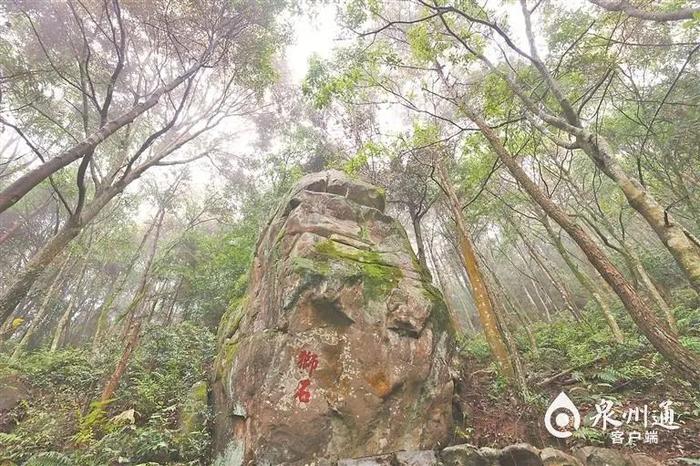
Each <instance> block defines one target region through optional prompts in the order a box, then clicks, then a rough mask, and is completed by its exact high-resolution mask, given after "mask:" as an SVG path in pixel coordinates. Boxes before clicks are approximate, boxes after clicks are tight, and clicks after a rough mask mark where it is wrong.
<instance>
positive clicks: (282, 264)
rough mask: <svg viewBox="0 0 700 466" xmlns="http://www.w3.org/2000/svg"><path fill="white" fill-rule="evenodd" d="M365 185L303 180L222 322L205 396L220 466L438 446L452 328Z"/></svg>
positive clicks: (445, 432) (333, 178)
mask: <svg viewBox="0 0 700 466" xmlns="http://www.w3.org/2000/svg"><path fill="white" fill-rule="evenodd" d="M383 211H384V196H383V193H382V192H381V191H380V190H379V189H378V188H376V187H374V186H372V185H369V184H366V183H363V182H360V181H356V180H352V179H350V178H348V177H347V176H346V175H344V174H342V173H341V172H337V171H326V172H322V173H317V174H313V175H310V176H307V177H305V178H303V179H302V180H301V181H300V182H299V183H298V184H297V186H296V187H295V188H294V189H293V190H292V192H291V193H290V194H289V195H288V196H287V198H286V199H284V200H283V202H282V204H281V205H280V207H279V208H278V210H277V212H276V213H275V214H274V215H273V217H272V219H271V220H270V222H269V224H268V226H267V228H266V229H265V231H264V232H263V233H262V236H261V238H260V240H259V243H258V246H257V251H256V255H255V258H254V262H253V266H252V270H251V274H250V281H249V287H248V291H247V294H246V296H245V298H244V300H243V301H242V302H241V303H240V304H239V305H238V306H233V307H232V308H231V309H230V310H229V311H228V312H227V313H226V314H225V315H224V317H223V319H222V322H221V325H220V328H219V343H218V344H219V347H218V351H219V352H218V356H217V360H216V365H215V371H214V372H215V375H214V380H213V384H212V385H213V386H212V392H213V397H214V409H215V421H214V424H215V427H214V433H215V451H216V454H217V455H218V456H217V462H216V463H215V464H220V465H238V464H255V465H275V464H311V463H314V462H315V461H316V460H317V459H319V458H326V459H328V460H332V461H335V460H337V459H339V458H352V457H363V456H371V455H380V454H383V453H388V452H393V451H398V450H431V449H434V448H438V447H442V446H446V444H447V441H448V438H449V435H450V431H451V424H452V413H451V398H452V390H453V386H452V381H451V378H450V375H449V371H448V367H449V362H450V358H451V353H450V351H451V350H450V348H452V347H453V344H452V337H453V330H452V328H453V327H452V324H451V321H450V319H449V316H448V314H447V311H446V308H445V306H444V303H443V301H442V298H441V296H440V294H439V292H438V291H437V290H436V289H435V288H433V287H432V286H431V285H430V279H429V275H428V273H427V271H425V270H423V269H422V268H421V267H420V265H419V263H418V261H417V260H416V257H415V255H414V253H413V250H412V249H411V246H410V243H409V240H408V237H407V236H406V233H405V231H404V230H403V228H402V227H401V225H400V224H399V223H398V222H397V221H396V220H394V219H392V218H391V217H389V216H387V215H385V214H384V213H383Z"/></svg>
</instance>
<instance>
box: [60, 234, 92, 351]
mask: <svg viewBox="0 0 700 466" xmlns="http://www.w3.org/2000/svg"><path fill="white" fill-rule="evenodd" d="M93 244H94V243H93V241H92V239H91V240H90V246H88V250H87V251H86V252H85V258H84V260H83V266H82V268H81V269H80V273H79V275H78V281H77V282H76V285H75V291H74V293H73V294H72V295H71V297H70V301H69V303H68V306H66V309H65V311H64V312H63V314H62V315H61V318H60V319H59V320H58V324H57V325H56V330H55V331H54V335H53V340H52V341H51V349H50V351H51V352H52V353H53V352H54V351H56V350H57V349H58V345H59V343H60V342H61V336H63V332H64V331H65V330H66V328H67V327H68V322H69V321H70V319H71V317H72V316H73V308H75V304H76V302H77V301H78V294H79V293H80V294H81V295H82V293H81V288H82V284H83V278H85V272H86V271H87V266H88V264H89V262H90V253H91V252H92V245H93Z"/></svg>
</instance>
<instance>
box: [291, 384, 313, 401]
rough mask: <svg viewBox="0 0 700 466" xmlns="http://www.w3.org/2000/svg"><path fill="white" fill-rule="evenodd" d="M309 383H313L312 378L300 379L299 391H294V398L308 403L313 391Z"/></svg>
mask: <svg viewBox="0 0 700 466" xmlns="http://www.w3.org/2000/svg"><path fill="white" fill-rule="evenodd" d="M309 385H311V380H309V379H304V380H300V381H299V385H297V391H296V392H295V393H294V398H296V399H297V400H299V401H301V402H302V403H308V402H309V401H311V391H310V390H309Z"/></svg>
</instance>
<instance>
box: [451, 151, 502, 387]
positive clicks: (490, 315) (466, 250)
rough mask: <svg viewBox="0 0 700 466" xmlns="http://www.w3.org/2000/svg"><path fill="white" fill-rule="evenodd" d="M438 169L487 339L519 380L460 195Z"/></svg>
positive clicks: (495, 356) (496, 357)
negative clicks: (475, 250) (481, 268)
mask: <svg viewBox="0 0 700 466" xmlns="http://www.w3.org/2000/svg"><path fill="white" fill-rule="evenodd" d="M437 171H438V175H439V177H440V178H441V181H442V184H443V189H444V190H445V191H446V193H447V204H448V206H449V209H450V211H451V212H452V216H453V217H454V221H455V224H456V226H457V236H458V238H457V239H458V243H459V250H460V254H461V255H462V260H463V261H464V267H465V270H466V272H467V275H468V276H469V283H470V285H471V288H472V293H473V296H474V304H475V305H476V308H477V311H478V312H479V320H480V321H481V328H482V329H483V331H484V335H485V337H486V341H487V342H488V344H489V347H490V348H491V353H492V354H493V357H494V359H495V360H496V363H497V364H498V366H499V369H500V371H501V373H502V374H503V375H504V376H505V377H506V378H507V379H508V380H510V381H516V380H515V372H514V368H513V364H512V362H511V358H510V355H509V351H508V348H507V346H506V342H505V339H504V336H503V331H502V329H501V328H500V325H499V322H498V317H497V316H496V312H497V311H496V309H495V308H494V306H493V302H492V297H491V295H490V294H489V291H488V288H487V286H486V281H485V280H484V277H483V275H482V273H481V270H480V268H479V263H478V260H477V257H476V253H475V252H474V245H473V244H472V241H471V238H470V237H469V230H467V227H466V225H465V224H464V219H463V217H462V207H461V205H460V203H459V200H458V199H457V195H456V194H455V192H454V189H453V188H452V185H451V183H450V182H449V178H448V177H447V173H446V172H445V167H444V166H443V165H442V162H438V165H437Z"/></svg>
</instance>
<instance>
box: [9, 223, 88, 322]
mask: <svg viewBox="0 0 700 466" xmlns="http://www.w3.org/2000/svg"><path fill="white" fill-rule="evenodd" d="M81 229H82V228H81V226H80V225H76V224H73V223H69V224H66V225H65V226H64V227H63V228H61V230H60V231H59V232H58V233H57V234H56V235H54V236H53V237H52V238H51V239H50V240H49V242H48V243H46V244H45V245H44V247H42V248H41V249H40V250H39V251H38V252H37V253H36V254H35V255H34V256H33V257H32V258H31V259H30V260H29V262H28V263H27V265H25V267H24V269H23V270H22V271H21V272H19V273H18V274H17V276H16V278H15V281H14V282H13V283H12V284H11V285H10V286H9V288H7V290H5V292H4V293H3V295H2V296H1V297H0V322H2V323H3V324H4V323H5V322H6V321H7V319H9V318H10V316H11V315H12V312H13V311H14V310H15V307H17V304H19V302H20V301H21V300H22V298H24V297H25V296H26V295H27V293H28V292H29V290H30V289H31V287H32V285H34V282H35V281H36V279H37V278H39V275H41V273H42V272H43V271H44V270H45V269H46V267H47V266H48V265H49V264H51V262H53V260H54V258H55V257H56V256H57V255H59V254H60V253H61V251H63V249H64V248H65V247H66V246H67V245H68V244H69V243H70V242H71V241H72V240H73V238H75V237H76V236H78V234H79V233H80V230H81Z"/></svg>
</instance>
